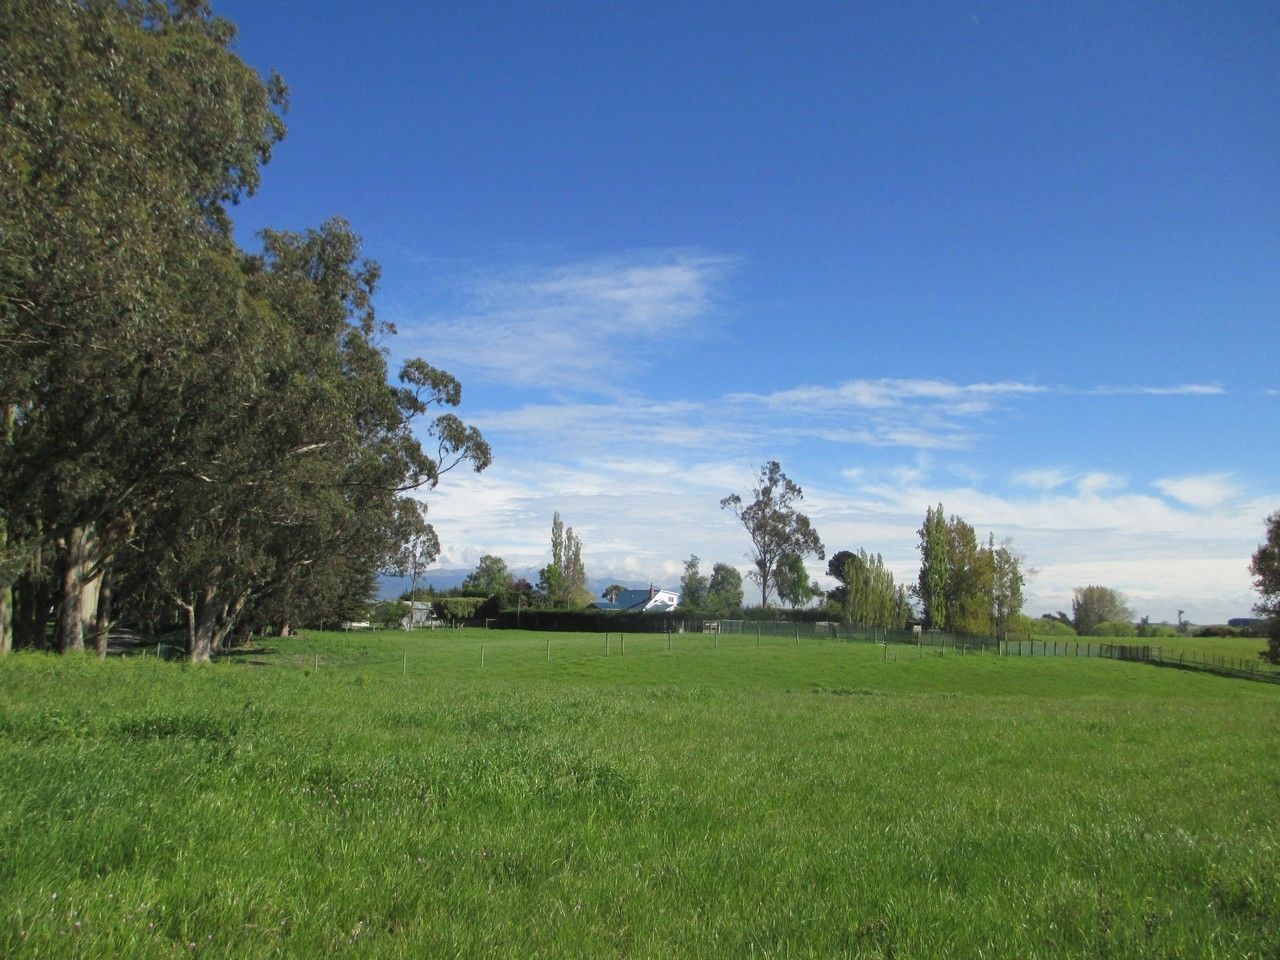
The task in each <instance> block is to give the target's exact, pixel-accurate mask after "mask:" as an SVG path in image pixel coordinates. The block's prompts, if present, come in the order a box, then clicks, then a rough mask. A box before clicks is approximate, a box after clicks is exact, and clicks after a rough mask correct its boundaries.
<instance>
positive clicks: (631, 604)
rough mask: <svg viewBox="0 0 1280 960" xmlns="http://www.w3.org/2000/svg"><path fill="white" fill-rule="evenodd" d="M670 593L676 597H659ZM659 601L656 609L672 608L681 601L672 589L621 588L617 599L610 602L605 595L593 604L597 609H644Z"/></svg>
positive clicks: (655, 604) (655, 606)
mask: <svg viewBox="0 0 1280 960" xmlns="http://www.w3.org/2000/svg"><path fill="white" fill-rule="evenodd" d="M664 593H666V594H670V595H671V596H672V597H675V599H674V600H673V601H670V602H668V601H666V600H665V598H664V599H659V598H660V597H661V595H662V594H664ZM655 600H656V601H657V602H656V603H654V605H653V607H654V608H655V609H662V610H670V609H671V608H672V607H674V606H675V605H676V604H677V603H679V602H680V598H679V596H678V595H677V594H676V593H675V592H674V591H671V590H659V589H649V588H645V589H644V590H619V591H618V596H617V598H616V599H615V600H613V601H612V602H610V601H609V600H606V599H604V598H603V597H602V598H601V599H599V600H596V601H594V602H593V603H592V604H591V606H593V607H595V608H596V609H597V610H644V609H646V608H647V607H649V604H650V602H651V601H655Z"/></svg>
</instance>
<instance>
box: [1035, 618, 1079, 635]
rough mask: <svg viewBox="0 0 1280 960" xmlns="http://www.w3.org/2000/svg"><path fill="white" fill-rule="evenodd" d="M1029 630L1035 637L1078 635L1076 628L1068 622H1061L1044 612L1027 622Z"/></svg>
mask: <svg viewBox="0 0 1280 960" xmlns="http://www.w3.org/2000/svg"><path fill="white" fill-rule="evenodd" d="M1029 627H1030V632H1031V634H1032V635H1033V636H1037V637H1074V636H1078V634H1077V633H1076V628H1075V627H1073V626H1071V624H1069V623H1063V622H1062V621H1061V620H1059V619H1058V618H1057V617H1053V616H1050V615H1049V614H1045V615H1044V616H1043V617H1040V618H1038V619H1036V620H1031V621H1030V623H1029Z"/></svg>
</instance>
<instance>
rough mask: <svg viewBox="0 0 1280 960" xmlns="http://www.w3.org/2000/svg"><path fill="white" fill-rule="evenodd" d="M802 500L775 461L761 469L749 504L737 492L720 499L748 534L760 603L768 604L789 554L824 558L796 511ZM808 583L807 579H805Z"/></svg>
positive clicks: (815, 534) (815, 535)
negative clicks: (796, 506) (796, 505)
mask: <svg viewBox="0 0 1280 960" xmlns="http://www.w3.org/2000/svg"><path fill="white" fill-rule="evenodd" d="M803 499H804V491H803V490H801V489H800V487H799V486H798V485H797V484H796V483H794V482H793V481H792V480H791V479H790V478H789V477H788V476H787V475H786V474H785V473H783V472H782V467H781V465H780V464H779V463H778V461H777V460H770V461H769V462H767V463H766V464H765V465H764V466H762V467H761V468H760V476H759V478H758V479H757V480H756V485H755V489H754V491H753V496H752V500H751V502H750V503H748V504H745V505H744V503H743V500H742V497H741V496H739V495H738V494H736V493H734V494H730V495H729V496H727V497H725V498H724V499H722V500H721V501H720V508H721V509H722V510H728V511H729V512H731V513H732V514H733V515H734V516H735V517H737V518H738V522H739V523H741V524H742V526H743V528H744V529H745V530H746V531H747V534H748V535H749V536H750V537H751V554H750V557H751V560H752V563H753V564H754V567H755V569H754V570H752V571H751V573H750V574H748V576H750V577H751V579H752V580H754V581H755V582H756V583H757V584H759V585H760V606H762V607H767V606H768V605H769V596H770V593H771V591H772V590H773V588H774V585H775V582H776V579H777V575H778V568H779V565H780V564H782V563H783V562H785V561H787V558H789V557H798V558H799V559H800V560H801V561H803V560H804V559H805V558H807V557H813V556H816V557H817V558H818V559H819V560H821V559H822V558H823V557H824V555H825V554H824V551H823V547H822V541H821V540H820V539H819V538H818V532H817V531H816V530H814V529H813V526H812V524H810V522H809V518H808V517H806V516H805V515H804V514H803V513H800V512H799V511H797V510H796V508H795V504H797V503H799V502H800V501H801V500H803ZM806 585H807V582H806Z"/></svg>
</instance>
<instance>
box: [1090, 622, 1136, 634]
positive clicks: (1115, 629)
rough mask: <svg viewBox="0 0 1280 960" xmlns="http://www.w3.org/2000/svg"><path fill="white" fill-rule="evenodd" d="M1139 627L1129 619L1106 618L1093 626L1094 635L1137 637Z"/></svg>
mask: <svg viewBox="0 0 1280 960" xmlns="http://www.w3.org/2000/svg"><path fill="white" fill-rule="evenodd" d="M1137 635H1138V628H1137V627H1135V626H1134V625H1133V624H1132V623H1129V622H1128V621H1127V620H1104V621H1103V622H1102V623H1100V624H1098V625H1097V626H1096V627H1094V628H1093V633H1091V634H1090V636H1092V637H1136V636H1137Z"/></svg>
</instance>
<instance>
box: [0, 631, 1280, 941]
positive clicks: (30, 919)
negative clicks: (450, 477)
mask: <svg viewBox="0 0 1280 960" xmlns="http://www.w3.org/2000/svg"><path fill="white" fill-rule="evenodd" d="M548 639H550V648H551V649H550V653H551V657H550V661H549V662H548V659H547V641H548ZM625 643H626V652H625V655H622V653H621V644H620V643H619V641H618V638H617V635H616V634H615V635H614V637H613V638H612V641H611V644H610V651H609V656H608V657H607V658H606V657H605V655H604V640H603V636H602V635H601V636H594V635H593V636H583V635H550V636H548V635H546V634H520V633H511V632H501V633H500V632H497V631H495V632H492V633H488V632H483V631H470V632H467V631H460V632H445V631H441V632H436V633H418V634H363V635H336V634H315V635H310V636H308V637H306V638H301V639H296V640H290V641H285V642H281V641H268V642H267V647H266V648H264V649H262V650H259V651H258V652H255V653H249V654H246V655H244V656H241V657H237V658H233V659H232V661H230V662H223V663H221V664H217V665H215V666H213V667H209V668H203V669H201V668H190V667H186V666H184V665H180V664H176V663H167V662H164V661H156V660H153V659H133V660H130V661H127V662H126V661H113V662H107V663H98V662H96V661H94V660H92V659H88V658H86V659H79V658H68V659H53V658H46V657H39V656H32V655H26V656H13V657H10V658H8V659H7V660H5V661H3V662H0V763H2V764H3V769H4V770H5V776H4V778H3V780H2V781H0V954H3V955H5V956H58V957H63V956H137V957H150V956H154V957H173V956H193V955H202V956H211V957H214V956H216V957H224V956H225V957H244V956H298V957H310V956H317V955H337V956H391V957H401V956H403V957H418V956H441V955H445V956H455V955H462V956H477V957H479V956H486V957H488V956H499V957H503V956H510V957H529V956H535V957H536V956H546V957H552V956H555V957H561V956H636V957H652V956H724V957H739V956H762V957H763V956H771V957H836V956H861V957H890V956H894V957H961V956H987V957H1078V956H1089V957H1133V956H1153V957H1213V956H1241V957H1244V956H1259V957H1261V956H1273V955H1275V954H1276V952H1277V951H1280V925H1278V924H1277V920H1280V881H1278V880H1277V877H1280V829H1278V828H1277V825H1276V817H1275V811H1276V810H1277V809H1280V807H1278V806H1277V800H1280V781H1278V780H1277V778H1276V775H1275V771H1276V770H1277V769H1280V736H1278V734H1280V689H1277V688H1275V687H1273V686H1271V685H1265V684H1254V683H1248V682H1245V681H1239V680H1231V679H1225V678H1220V677H1212V676H1198V675H1194V674H1188V673H1184V672H1180V671H1172V670H1162V669H1160V668H1157V667H1151V666H1145V665H1141V664H1125V663H1116V662H1108V661H1097V660H1085V659H1080V660H1075V659H1059V660H1055V659H1052V658H1044V659H1041V658H1024V659H1017V658H1000V657H995V656H992V655H974V656H962V655H952V654H950V653H948V654H946V655H945V656H939V655H938V654H937V653H936V652H929V651H924V652H923V655H921V654H920V652H919V651H913V650H911V649H910V648H902V649H899V650H896V651H895V650H894V649H892V648H891V649H890V650H889V651H888V652H889V655H890V656H891V657H892V656H893V655H894V654H895V653H897V656H898V659H897V660H896V661H895V660H892V659H891V660H889V661H885V660H884V651H883V649H882V648H879V647H876V646H872V645H864V644H837V643H830V642H826V643H821V642H816V641H813V640H804V641H802V642H801V644H800V645H798V646H797V645H796V644H795V643H794V642H791V641H787V640H786V639H785V638H776V639H775V640H774V641H773V642H769V641H768V640H767V639H766V640H765V641H764V642H762V643H761V644H760V645H759V646H756V645H755V638H753V637H746V638H735V639H733V640H732V641H730V640H728V639H726V638H721V639H720V641H719V645H718V646H717V645H716V641H715V639H714V638H711V637H702V636H697V637H679V636H677V637H675V638H673V640H672V647H673V649H672V650H671V652H670V653H668V652H667V650H666V638H665V637H660V636H656V635H648V636H644V635H636V636H628V637H627V638H626V641H625ZM481 644H483V645H484V666H483V667H482V666H481V656H480V654H481V650H480V648H481ZM317 662H318V663H319V669H317Z"/></svg>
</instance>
